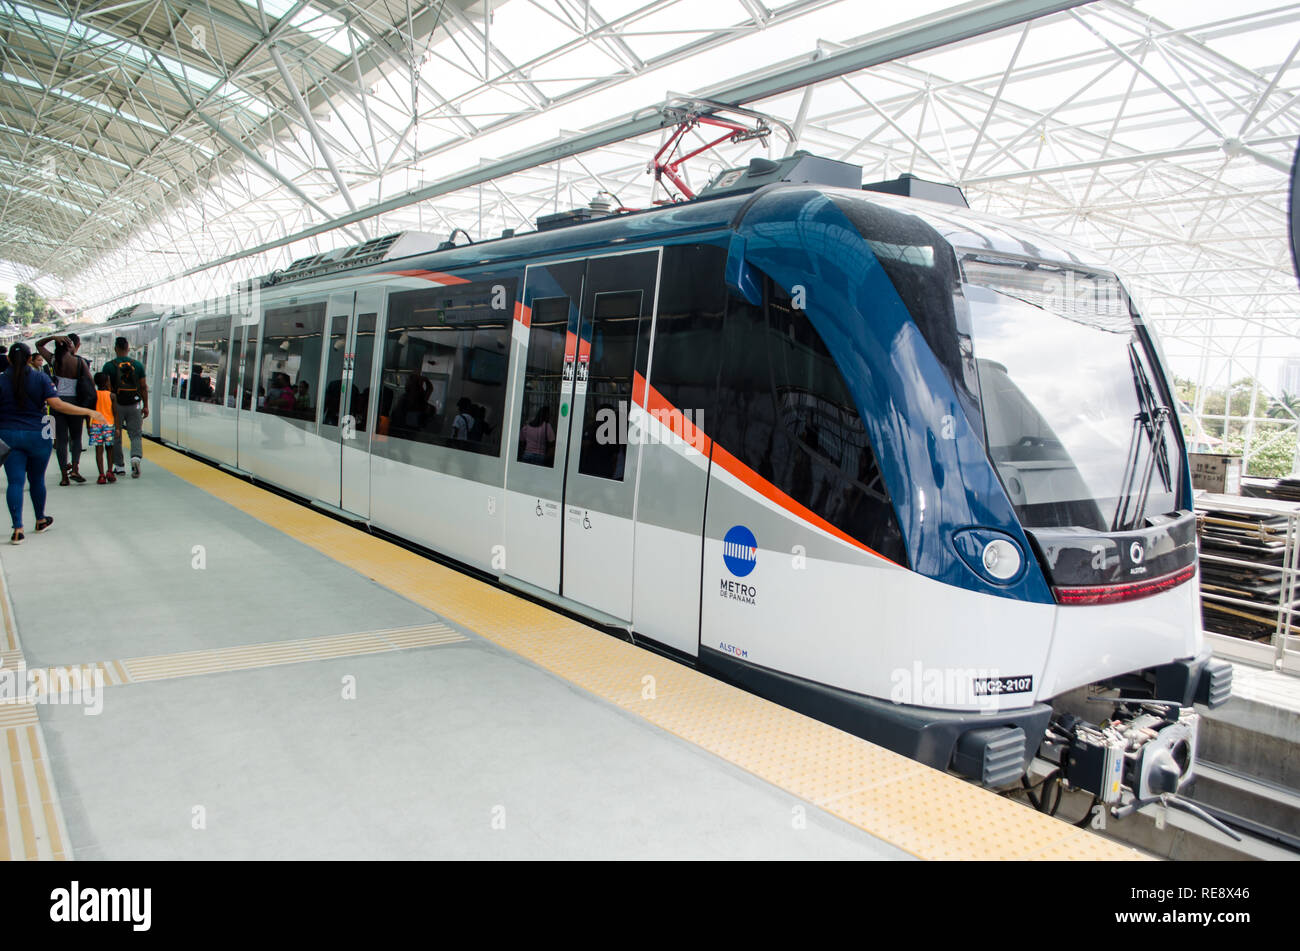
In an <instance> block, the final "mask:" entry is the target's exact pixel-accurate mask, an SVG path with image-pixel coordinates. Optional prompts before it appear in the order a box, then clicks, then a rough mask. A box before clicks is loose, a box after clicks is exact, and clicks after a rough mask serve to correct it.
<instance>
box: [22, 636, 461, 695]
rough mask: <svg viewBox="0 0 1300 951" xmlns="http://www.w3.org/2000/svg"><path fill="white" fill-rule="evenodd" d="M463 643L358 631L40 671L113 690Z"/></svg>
mask: <svg viewBox="0 0 1300 951" xmlns="http://www.w3.org/2000/svg"><path fill="white" fill-rule="evenodd" d="M466 640H469V638H467V637H466V636H465V635H464V634H461V633H460V632H459V631H457V630H455V629H454V628H451V627H448V626H447V625H446V624H441V623H433V624H420V625H417V626H415V627H401V628H392V629H390V630H383V631H363V632H361V633H358V634H327V635H324V636H321V637H303V638H298V639H296V640H290V641H267V642H265V643H262V644H241V645H239V646H237V647H218V648H212V649H209V650H199V651H185V652H182V653H177V654H155V655H153V656H149V657H129V658H126V659H125V660H111V661H102V662H97V663H93V664H83V665H80V666H77V667H70V666H63V667H48V668H46V669H45V670H46V675H47V677H48V678H49V680H48V681H47V682H48V683H50V684H58V683H60V682H61V679H64V680H66V679H71V680H72V682H74V683H75V682H77V681H76V679H75V678H81V680H82V682H88V680H89V678H92V677H94V676H95V675H96V673H98V674H99V675H100V676H102V677H103V678H104V684H105V685H106V686H109V687H113V686H120V685H122V684H131V683H142V682H145V681H149V680H171V679H173V678H176V677H196V676H199V675H200V674H219V673H224V672H226V671H230V670H249V669H252V668H254V667H278V666H280V665H282V664H300V663H303V662H304V661H310V660H329V659H331V658H334V657H352V656H355V655H357V654H384V653H388V652H389V651H400V650H409V649H410V648H413V647H435V646H437V645H440V644H455V643H457V642H458V641H466Z"/></svg>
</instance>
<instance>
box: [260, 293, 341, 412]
mask: <svg viewBox="0 0 1300 951" xmlns="http://www.w3.org/2000/svg"><path fill="white" fill-rule="evenodd" d="M324 330H325V303H324V301H318V302H315V303H307V304H295V305H292V306H289V307H276V308H272V309H269V310H267V312H266V319H265V321H264V322H263V327H262V359H261V365H260V371H259V373H258V381H257V408H258V410H259V411H261V412H263V413H271V414H273V415H276V416H284V417H286V418H288V419H302V420H311V421H314V420H315V419H316V400H317V396H318V394H317V393H316V385H317V383H318V382H319V381H320V369H321V366H320V364H321V335H322V334H323V333H324Z"/></svg>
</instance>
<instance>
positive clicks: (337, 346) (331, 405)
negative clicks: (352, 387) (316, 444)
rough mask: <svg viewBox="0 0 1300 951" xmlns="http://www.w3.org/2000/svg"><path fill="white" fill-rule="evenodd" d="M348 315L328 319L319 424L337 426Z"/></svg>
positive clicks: (341, 392)
mask: <svg viewBox="0 0 1300 951" xmlns="http://www.w3.org/2000/svg"><path fill="white" fill-rule="evenodd" d="M349 316H350V315H349V314H335V315H334V316H333V317H331V318H330V335H329V339H328V340H326V341H325V396H324V397H323V398H322V405H321V424H322V425H324V426H337V425H338V424H339V400H340V398H341V397H342V395H343V362H344V361H343V357H344V351H346V350H347V342H348V318H349Z"/></svg>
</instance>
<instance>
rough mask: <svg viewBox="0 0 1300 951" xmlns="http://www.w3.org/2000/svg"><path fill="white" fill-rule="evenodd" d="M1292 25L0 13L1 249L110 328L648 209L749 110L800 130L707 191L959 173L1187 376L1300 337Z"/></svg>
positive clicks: (983, 3) (841, 6) (1246, 10)
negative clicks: (1115, 293)
mask: <svg viewBox="0 0 1300 951" xmlns="http://www.w3.org/2000/svg"><path fill="white" fill-rule="evenodd" d="M995 14H996V15H995ZM1003 14H1005V17H1004V18H1003V19H1002V20H999V19H998V16H1001V15H1003ZM1035 14H1043V15H1041V16H1036V15H1035ZM961 23H978V24H984V25H985V26H984V27H983V28H981V29H979V30H976V31H975V32H974V33H971V32H970V31H962V30H961V29H959V28H958V27H959V25H960V24H961ZM999 24H1002V25H999ZM1298 27H1300V4H1296V3H1289V4H1288V3H1280V2H1276V0H1238V2H1236V3H1233V4H1231V5H1229V6H1225V5H1223V4H1222V3H1220V2H1217V0H1131V2H1129V0H1094V2H1088V3H1082V2H1074V3H1071V2H1060V3H1050V2H1041V0H975V2H969V3H964V4H961V5H956V6H954V5H953V3H952V0H914V2H911V3H908V4H900V5H894V6H892V7H890V6H888V5H882V4H878V3H867V2H865V0H786V2H780V0H476V2H470V0H432V2H428V3H425V2H421V0H409V2H406V0H403V2H398V0H310V2H308V0H204V2H197V0H98V2H96V0H90V2H73V0H0V31H2V32H3V40H4V48H3V51H0V260H2V261H7V262H10V267H11V268H14V269H16V270H17V272H19V273H21V274H22V275H25V276H27V277H29V278H41V279H43V280H45V281H46V282H49V283H50V284H52V285H53V287H52V288H51V290H52V291H53V292H56V293H60V294H61V295H62V296H66V297H68V298H70V299H72V300H74V301H76V302H77V303H78V304H80V305H81V306H83V307H86V308H88V314H89V315H90V316H92V317H99V316H103V315H105V314H107V313H109V312H111V311H112V310H115V309H117V308H118V307H121V306H123V305H126V304H130V303H132V302H134V300H136V299H151V300H171V301H176V302H182V301H186V300H194V299H197V298H200V297H203V296H206V295H208V294H211V293H214V292H221V291H223V290H224V289H225V288H226V287H228V286H229V282H230V281H231V280H236V279H241V278H245V277H249V276H252V275H256V274H264V273H267V272H269V271H271V270H274V269H275V268H278V267H283V266H284V265H285V264H287V263H288V262H289V261H290V260H292V259H294V258H298V257H302V256H304V255H307V254H312V253H316V252H318V251H324V250H329V249H331V248H334V247H338V246H340V245H344V244H351V243H355V242H356V241H359V240H362V239H364V238H366V237H371V236H375V235H377V234H384V233H388V232H392V231H398V230H403V229H408V228H414V229H420V230H426V231H435V232H439V233H441V234H448V233H450V232H451V231H452V229H454V228H463V229H465V230H466V231H467V232H468V233H469V234H470V235H471V236H472V237H474V238H476V239H477V238H481V237H492V236H494V235H496V234H498V233H499V232H500V231H501V230H502V229H503V228H531V227H532V226H533V221H534V220H535V219H536V218H537V217H538V216H539V215H543V214H548V213H551V212H553V211H559V210H564V209H566V208H569V207H574V206H577V205H585V204H586V203H587V202H588V201H589V200H590V199H591V198H592V197H593V196H594V195H595V193H596V192H598V191H607V192H611V193H613V194H614V195H615V196H617V200H618V201H619V202H620V203H622V204H624V205H629V206H640V205H645V204H648V203H649V202H650V201H651V200H653V199H656V198H663V197H664V193H663V191H662V190H656V189H655V187H654V182H653V179H652V178H651V177H650V176H647V175H646V174H645V171H646V164H647V161H648V160H649V159H650V157H651V156H652V155H653V154H654V152H655V150H656V148H657V147H658V146H659V144H660V142H661V141H662V140H663V135H664V133H663V131H662V130H661V129H660V128H659V127H658V125H655V124H653V123H650V124H647V123H646V121H645V120H646V119H647V117H649V118H650V119H653V118H654V117H656V116H658V115H659V107H660V106H661V105H662V104H664V103H665V102H667V101H669V100H671V99H673V98H674V97H676V96H680V95H692V96H705V97H709V98H715V99H716V98H726V96H727V95H732V96H733V98H732V99H729V100H728V101H731V102H739V101H740V99H741V98H745V104H746V105H748V106H750V107H751V108H754V109H757V110H762V111H764V112H767V113H770V114H772V115H773V116H775V117H776V118H778V119H780V120H782V121H783V122H784V123H786V124H787V125H789V126H790V127H791V128H792V129H793V132H794V135H795V139H796V142H794V143H790V142H787V141H785V139H784V137H783V136H782V135H780V134H777V135H773V136H771V137H769V138H768V139H767V140H766V141H765V142H760V141H757V140H751V141H747V142H743V143H738V144H728V145H723V146H720V147H718V148H716V149H712V150H710V151H708V152H706V153H704V154H703V155H701V156H700V159H699V160H698V161H697V162H696V163H695V166H694V169H693V171H692V173H691V174H693V175H694V178H693V179H691V180H692V181H693V182H694V183H695V184H696V185H697V186H698V185H699V184H701V183H702V182H703V181H704V180H705V179H706V178H707V177H708V176H709V175H711V174H712V173H713V172H716V170H717V169H719V168H721V167H726V166H729V165H737V164H742V163H743V162H745V161H747V160H748V159H749V158H750V157H753V156H755V155H769V156H780V155H782V154H784V153H785V152H786V151H787V150H791V149H793V148H794V147H799V148H805V149H808V150H809V151H812V152H814V153H818V154H822V155H827V156H830V157H832V158H838V159H844V160H847V161H851V162H855V163H858V164H861V165H862V166H863V167H864V169H865V176H866V177H867V179H868V180H872V179H886V178H893V177H896V176H898V175H899V174H901V173H904V172H912V173H914V174H916V175H918V176H921V177H923V178H928V179H933V180H936V181H941V182H948V183H955V184H959V185H961V186H962V187H963V188H964V189H965V191H966V194H967V196H968V198H969V200H970V202H971V205H972V207H974V208H976V209H977V210H986V211H991V212H994V213H997V214H1000V215H1004V216H1008V217H1011V218H1017V219H1023V220H1030V221H1033V222H1034V223H1035V224H1036V225H1039V226H1041V227H1044V228H1048V229H1051V230H1054V231H1058V232H1061V233H1064V234H1066V235H1071V236H1073V237H1075V238H1077V239H1078V240H1080V241H1082V242H1084V243H1086V244H1089V245H1091V246H1093V247H1094V248H1096V249H1097V250H1099V251H1101V252H1102V253H1103V254H1104V255H1106V256H1107V257H1108V259H1109V260H1112V261H1113V262H1114V264H1115V266H1116V267H1117V268H1119V269H1121V270H1122V271H1123V272H1125V273H1126V274H1127V275H1129V276H1131V277H1133V278H1135V279H1136V280H1137V282H1138V283H1139V284H1140V285H1141V288H1140V290H1142V291H1145V293H1144V294H1143V295H1142V296H1143V297H1145V298H1146V299H1147V301H1148V305H1149V310H1150V312H1151V314H1152V315H1153V316H1154V317H1155V318H1156V319H1157V320H1159V321H1160V322H1161V323H1162V326H1163V328H1164V330H1165V335H1166V337H1167V338H1168V339H1169V340H1170V341H1171V343H1170V348H1171V350H1174V351H1176V352H1177V354H1178V355H1180V358H1184V359H1186V360H1194V359H1197V358H1199V357H1201V356H1204V355H1207V354H1212V355H1215V356H1216V357H1222V358H1224V359H1227V360H1230V361H1232V360H1235V361H1238V362H1242V361H1246V362H1250V361H1251V360H1253V359H1254V354H1255V353H1256V351H1257V349H1258V348H1260V347H1262V346H1264V342H1265V341H1276V340H1278V339H1280V338H1283V337H1289V338H1292V339H1294V338H1295V337H1297V336H1300V295H1298V294H1297V288H1296V280H1295V276H1294V274H1293V273H1292V267H1291V260H1290V255H1289V251H1288V248H1287V244H1286V240H1285V224H1284V219H1285V211H1286V197H1285V196H1286V182H1287V172H1288V171H1289V169H1290V164H1291V159H1292V155H1293V153H1294V150H1295V147H1296V140H1297V137H1298V136H1300V63H1297V54H1298V53H1300V28H1298ZM891 50H892V51H893V53H892V55H888V56H887V57H885V58H881V56H879V55H876V54H880V53H881V52H882V51H884V52H885V53H888V52H889V51H891ZM859 54H861V56H860V58H859V59H857V60H855V59H854V57H855V56H858V55H859ZM868 54H871V55H868ZM828 62H837V63H838V62H847V63H849V64H853V63H855V62H856V63H858V68H848V67H845V68H844V69H843V70H840V71H838V72H836V73H835V74H834V75H827V74H823V73H818V72H817V69H818V64H825V63H828ZM800 76H803V77H812V81H811V83H810V84H807V85H804V86H800V85H798V84H797V83H795V84H791V83H790V82H781V81H777V80H779V79H782V78H785V79H789V78H791V77H793V78H794V79H796V80H797V79H798V77H800ZM742 92H743V93H744V97H740V93H742ZM620 123H621V124H620ZM638 123H639V124H638ZM620 128H621V129H623V130H624V131H626V132H628V134H627V135H626V137H624V138H622V139H620V140H618V141H609V142H607V143H605V144H604V145H603V147H602V148H599V149H595V150H589V151H581V152H578V153H576V154H568V152H566V150H565V148H564V146H565V144H566V143H568V144H572V143H574V142H575V141H583V142H585V141H594V140H591V139H590V138H588V139H583V138H582V137H581V134H587V135H588V136H590V134H591V132H592V130H601V129H606V130H608V129H615V130H617V129H620ZM597 138H599V137H597ZM691 141H692V142H694V143H696V144H698V143H700V142H701V141H702V140H701V139H699V138H698V137H696V138H693V139H691ZM519 156H523V157H524V160H521V161H516V162H513V163H512V162H509V161H505V160H506V159H510V158H511V157H519ZM478 169H487V170H490V171H494V172H500V174H494V175H493V177H491V178H490V179H489V180H486V181H478V180H477V179H476V177H475V175H474V174H473V173H474V172H475V170H478ZM413 192H414V193H417V194H423V195H425V196H426V198H425V200H421V201H417V202H410V201H407V200H405V199H403V198H402V196H403V195H406V194H408V193H413ZM372 212H378V214H374V213H372ZM340 218H344V219H347V223H346V225H345V226H344V227H339V228H333V229H331V226H332V224H333V223H334V222H336V221H337V220H338V219H340ZM250 250H252V251H254V252H256V253H254V254H251V255H245V252H248V251H250ZM213 262H216V266H208V265H212V264H213ZM142 289H148V290H142Z"/></svg>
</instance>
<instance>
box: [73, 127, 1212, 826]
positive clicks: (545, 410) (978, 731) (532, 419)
mask: <svg viewBox="0 0 1300 951" xmlns="http://www.w3.org/2000/svg"><path fill="white" fill-rule="evenodd" d="M900 182H902V183H903V184H904V185H906V184H907V180H906V179H901V180H900ZM892 190H894V191H900V190H901V191H904V192H907V191H909V189H908V188H895V189H892ZM911 191H912V193H913V195H914V194H915V190H911ZM953 191H955V189H954V190H953ZM963 205H964V200H954V201H953V202H951V203H945V202H942V201H936V200H931V199H925V198H918V197H909V196H908V195H898V194H893V195H891V194H886V193H884V192H883V191H880V190H868V188H867V187H864V186H862V185H861V170H860V169H858V168H857V167H856V166H844V164H843V163H836V162H831V161H829V160H822V159H816V157H813V156H808V155H807V154H806V153H802V152H801V153H797V154H796V155H795V156H793V157H791V158H790V159H787V160H782V161H780V162H768V161H764V160H755V161H754V162H751V164H750V165H749V166H748V167H742V168H739V169H734V170H729V171H727V172H724V173H722V174H720V175H719V176H718V177H717V178H716V179H715V180H714V182H713V183H712V184H711V185H710V187H709V188H707V189H705V190H704V191H703V192H702V194H701V195H700V196H699V198H698V199H696V200H693V201H690V202H683V203H678V204H673V205H667V206H662V207H658V208H653V209H648V210H644V211H638V212H631V213H606V214H601V213H599V212H592V211H591V210H589V209H581V210H577V211H575V212H573V213H570V214H568V215H559V216H550V217H549V219H541V220H539V223H538V224H539V230H537V231H535V232H529V233H527V234H522V235H517V236H516V235H506V236H503V237H501V238H499V239H494V240H490V241H482V242H479V243H474V244H468V245H466V244H461V245H453V244H452V243H451V242H446V241H444V242H440V241H439V240H438V239H437V238H432V237H429V236H426V235H420V234H416V233H409V232H408V233H402V234H400V235H390V236H387V237H384V238H378V239H374V240H371V241H369V242H366V243H364V244H360V245H357V246H355V247H351V248H347V249H343V250H340V251H335V252H330V253H327V254H322V255H316V256H314V257H310V258H305V259H302V260H300V261H296V262H294V263H293V264H292V265H291V266H290V267H288V268H287V269H285V270H284V271H282V272H276V273H274V274H271V275H268V276H266V277H265V278H262V279H260V280H256V281H252V282H248V283H247V284H246V285H244V286H242V287H240V288H238V289H237V290H236V291H234V292H232V293H231V294H230V295H228V297H226V298H224V299H219V300H213V301H206V302H203V303H200V304H196V305H192V306H187V307H182V308H175V309H169V310H167V311H166V312H164V313H143V312H142V311H144V310H147V308H139V307H138V308H133V309H131V308H129V309H128V310H127V311H125V312H123V313H121V314H119V315H116V317H115V318H114V319H111V320H110V321H109V322H108V323H106V324H101V325H94V326H90V327H87V328H85V330H84V333H83V337H84V338H85V339H84V341H83V350H82V352H83V354H88V355H90V356H91V358H92V360H94V361H96V362H98V361H99V360H100V359H101V358H106V357H107V355H108V353H109V352H110V351H111V347H112V341H113V338H114V337H116V336H119V335H122V336H126V337H127V339H128V340H129V341H130V344H131V347H132V351H133V354H134V355H136V356H138V357H139V358H141V359H143V360H144V362H145V363H146V365H147V368H148V372H149V376H150V379H151V384H150V389H151V399H150V402H151V410H152V415H151V417H150V419H149V425H150V426H151V427H152V431H151V433H150V434H151V435H153V436H155V437H157V438H159V439H161V440H162V441H163V442H164V443H166V444H169V445H171V446H174V447H177V448H179V449H182V450H185V451H187V452H190V453H192V454H195V455H197V456H199V457H202V458H203V459H206V460H209V461H211V462H213V463H216V464H219V465H221V466H223V467H225V468H227V469H229V470H231V471H233V472H235V473H239V474H243V475H246V476H249V477H252V478H253V479H255V480H257V481H258V482H262V483H268V484H270V485H273V486H276V487H278V488H279V489H281V490H284V491H286V492H288V493H291V494H293V495H296V496H299V497H301V498H302V499H303V500H306V501H309V502H310V503H311V504H312V505H315V506H318V507H319V508H321V509H323V510H325V511H328V512H330V513H334V514H336V515H339V516H342V517H345V518H347V519H350V520H353V521H354V522H358V523H363V524H365V525H367V526H370V527H371V528H373V529H377V530H381V531H383V532H386V533H389V534H391V535H393V536H398V537H400V538H401V539H404V540H407V541H409V542H411V543H414V544H416V545H418V546H421V547H423V548H425V549H428V550H431V551H433V552H435V553H438V554H439V555H441V556H444V557H446V558H448V559H451V560H454V561H456V562H459V563H461V564H462V565H464V566H468V567H469V568H472V569H476V570H477V571H479V572H485V573H488V574H490V575H491V576H493V577H494V578H496V579H497V581H498V582H499V583H500V584H502V585H505V586H509V587H511V588H513V589H516V590H519V591H522V592H524V593H526V594H528V595H530V596H532V597H535V598H537V599H541V600H542V601H545V602H548V603H551V604H554V605H556V606H558V607H560V608H563V609H565V610H568V611H570V612H574V613H576V614H578V615H580V616H582V617H584V618H588V619H590V620H591V621H592V622H594V623H597V624H599V625H601V626H603V627H605V628H606V629H609V630H613V631H614V632H616V633H617V632H623V633H624V635H625V636H628V637H630V638H632V639H633V640H634V641H636V642H638V643H643V644H644V645H645V646H648V647H651V648H652V649H656V650H659V651H662V652H666V653H669V654H671V655H672V656H675V657H676V658H678V659H679V660H682V661H684V662H687V663H691V664H695V665H697V666H698V667H699V668H701V669H703V670H705V671H707V672H709V673H711V674H713V675H716V676H718V677H721V678H723V679H726V680H728V681H730V682H733V683H735V684H737V685H739V686H742V687H744V688H745V689H748V690H750V691H753V692H755V693H757V694H759V695H762V696H765V697H768V698H771V699H773V700H775V701H777V702H779V703H782V704H785V705H787V706H790V707H793V708H795V709H797V710H800V711H803V712H806V713H808V714H809V715H811V716H814V717H817V718H820V719H822V720H824V721H826V722H829V723H832V724H834V725H836V726H839V727H841V728H843V729H845V730H848V731H850V732H852V733H855V734H857V735H859V736H862V737H865V738H867V739H869V740H872V741H874V742H877V743H880V744H882V745H884V746H887V747H889V748H891V749H894V750H896V751H899V752H901V753H904V754H906V755H908V756H911V757H914V758H916V759H918V760H920V761H922V762H924V763H927V764H930V765H932V766H934V767H937V768H940V769H946V770H950V771H955V772H957V773H958V774H960V775H963V776H966V777H969V778H971V779H973V780H975V781H978V782H982V783H984V784H985V785H987V786H990V787H995V788H1005V787H1008V786H1014V785H1015V784H1018V783H1023V782H1025V779H1024V777H1025V775H1026V769H1027V768H1028V767H1029V765H1030V763H1031V761H1032V760H1033V759H1034V757H1035V756H1039V757H1043V758H1045V759H1047V760H1048V761H1049V762H1050V764H1051V765H1052V768H1053V769H1054V770H1055V771H1057V776H1058V778H1059V779H1060V780H1061V781H1062V782H1063V783H1064V784H1065V785H1066V786H1068V787H1070V788H1075V789H1079V790H1083V791H1085V792H1090V793H1092V794H1093V797H1094V804H1097V803H1101V804H1104V807H1106V808H1110V809H1111V810H1112V812H1114V813H1115V814H1121V810H1123V809H1129V810H1130V811H1131V809H1132V808H1135V807H1136V805H1140V804H1141V803H1143V802H1145V801H1149V800H1152V799H1155V798H1158V797H1160V796H1162V795H1165V796H1169V795H1174V794H1176V793H1177V791H1178V789H1179V788H1180V787H1181V786H1182V784H1184V783H1186V782H1187V780H1188V779H1189V778H1190V777H1191V776H1192V775H1193V773H1194V752H1193V751H1194V741H1195V727H1196V713H1195V707H1194V704H1196V703H1201V704H1208V705H1211V706H1213V705H1217V704H1219V703H1221V702H1223V701H1224V700H1225V699H1226V698H1227V696H1228V694H1229V692H1230V689H1231V667H1230V666H1228V665H1225V664H1222V663H1220V662H1217V661H1213V660H1211V659H1210V658H1209V654H1208V651H1206V650H1205V649H1204V648H1203V644H1202V634H1201V626H1200V614H1199V596H1198V594H1199V592H1198V578H1197V549H1196V537H1195V517H1194V515H1193V512H1192V487H1191V479H1190V473H1189V470H1188V464H1187V456H1186V451H1185V446H1184V442H1183V435H1182V430H1181V427H1180V425H1179V423H1178V420H1177V416H1176V413H1175V410H1174V409H1173V407H1174V406H1175V401H1174V398H1173V393H1172V392H1171V388H1170V384H1169V381H1168V378H1167V376H1166V373H1165V370H1164V368H1163V362H1162V359H1161V356H1160V347H1159V344H1158V341H1157V340H1156V338H1155V336H1154V335H1153V333H1152V331H1151V328H1150V327H1149V326H1148V325H1147V324H1146V323H1145V322H1144V321H1143V319H1142V317H1141V315H1140V314H1139V313H1138V311H1137V309H1136V307H1135V305H1134V303H1133V300H1132V298H1131V297H1130V295H1129V294H1128V292H1127V291H1126V289H1125V286H1124V284H1123V282H1122V281H1121V280H1120V279H1119V278H1117V277H1116V275H1115V274H1114V273H1113V272H1112V271H1110V270H1108V269H1107V267H1106V266H1105V265H1104V263H1103V262H1102V261H1100V260H1099V259H1098V258H1097V257H1096V256H1095V255H1093V254H1092V253H1090V252H1087V251H1086V250H1083V249H1080V248H1076V247H1074V246H1072V245H1070V244H1068V243H1067V242H1064V241H1061V240H1058V239H1056V238H1053V237H1052V236H1050V235H1047V234H1043V233H1040V232H1038V231H1036V230H1034V229H1032V228H1029V227H1026V226H1024V225H1021V224H1018V223H1011V222H1007V221H1003V220H999V219H996V218H992V217H988V216H985V215H981V214H976V213H973V212H971V211H970V210H969V209H967V208H965V207H962V206H963ZM1093 701H1096V702H1093Z"/></svg>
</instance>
